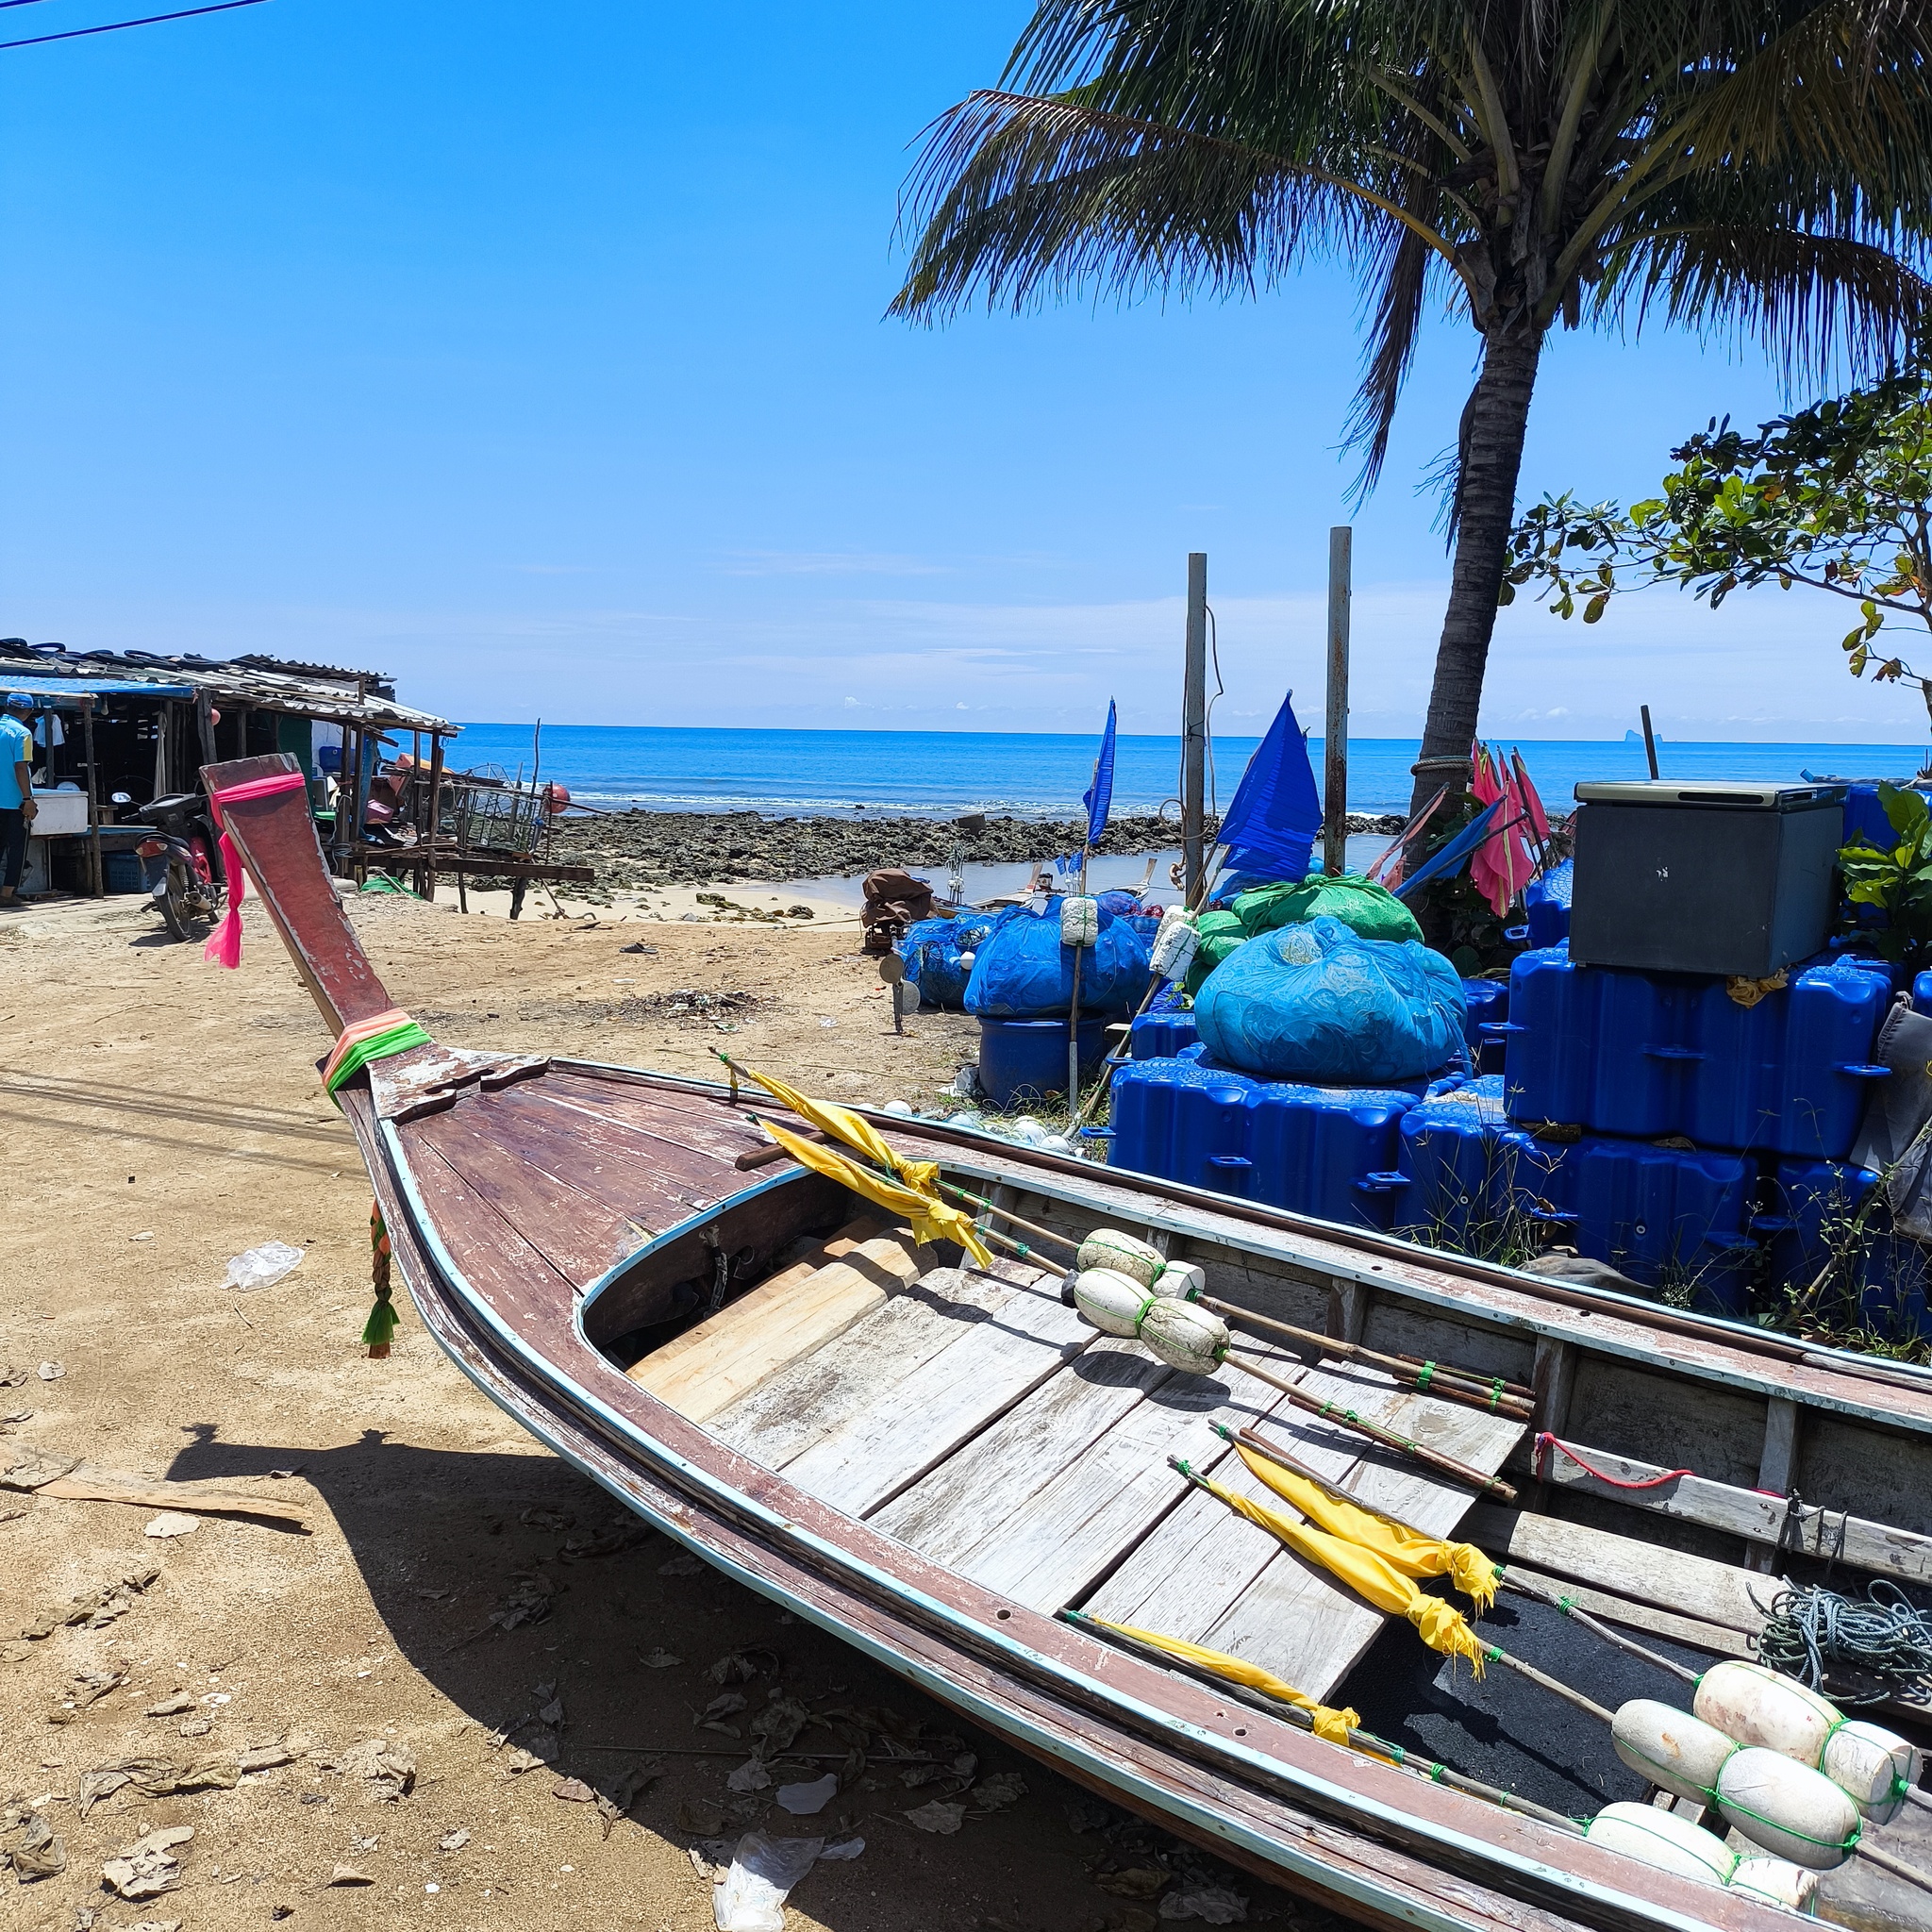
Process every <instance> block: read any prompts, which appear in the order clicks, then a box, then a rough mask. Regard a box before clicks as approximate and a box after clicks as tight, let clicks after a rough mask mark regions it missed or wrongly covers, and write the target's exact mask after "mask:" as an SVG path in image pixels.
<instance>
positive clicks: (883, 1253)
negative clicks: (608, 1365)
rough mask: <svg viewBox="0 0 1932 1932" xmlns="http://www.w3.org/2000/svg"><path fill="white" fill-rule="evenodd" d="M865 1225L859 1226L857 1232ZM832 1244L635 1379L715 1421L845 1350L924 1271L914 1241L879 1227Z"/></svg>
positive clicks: (702, 1326)
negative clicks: (787, 1372)
mask: <svg viewBox="0 0 1932 1932" xmlns="http://www.w3.org/2000/svg"><path fill="white" fill-rule="evenodd" d="M854 1225H855V1226H858V1225H859V1224H858V1223H855V1224H854ZM869 1233H870V1239H868V1238H866V1237H865V1236H863V1235H861V1236H860V1237H858V1239H852V1238H849V1237H848V1238H845V1239H841V1240H835V1241H830V1242H827V1243H826V1244H825V1245H824V1247H823V1248H821V1249H820V1250H819V1252H818V1254H817V1256H816V1257H814V1258H813V1259H810V1260H806V1261H800V1262H798V1263H795V1264H794V1265H793V1266H792V1267H790V1268H781V1269H780V1270H779V1271H778V1272H777V1273H776V1274H774V1275H772V1276H771V1277H770V1278H769V1279H767V1280H765V1281H762V1282H760V1283H759V1284H758V1287H757V1288H755V1289H754V1290H752V1291H751V1293H749V1294H748V1295H745V1296H743V1297H741V1299H740V1300H738V1301H736V1302H734V1303H732V1304H731V1305H730V1307H726V1308H723V1309H721V1310H720V1311H719V1312H718V1313H717V1314H715V1315H713V1316H711V1317H710V1318H709V1319H708V1320H707V1321H704V1322H701V1323H699V1324H698V1325H697V1326H696V1327H695V1328H693V1329H691V1331H690V1332H689V1333H688V1334H686V1335H683V1336H680V1337H679V1338H678V1341H680V1342H682V1343H687V1344H689V1345H688V1346H684V1347H677V1346H675V1345H674V1346H673V1347H668V1348H663V1349H658V1350H657V1351H655V1352H654V1353H652V1354H650V1355H647V1356H646V1357H644V1358H643V1359H642V1360H641V1361H640V1362H638V1363H636V1364H634V1365H633V1366H632V1367H631V1369H630V1370H629V1371H627V1373H628V1374H629V1375H630V1378H631V1380H632V1381H633V1382H635V1383H637V1384H638V1385H639V1387H640V1388H643V1389H648V1390H649V1391H651V1393H652V1394H653V1395H655V1396H657V1397H658V1400H659V1401H660V1402H667V1403H669V1404H670V1405H671V1407H673V1408H675V1410H676V1411H677V1412H678V1414H679V1415H681V1416H685V1417H687V1418H689V1419H690V1420H691V1422H694V1423H701V1422H708V1421H709V1419H710V1418H711V1417H712V1416H714V1415H717V1414H718V1413H720V1411H722V1410H724V1409H726V1408H729V1407H731V1406H732V1404H733V1403H736V1402H739V1401H741V1400H742V1399H743V1398H744V1397H745V1396H746V1395H748V1394H750V1392H751V1391H753V1390H754V1389H756V1388H758V1385H759V1384H760V1383H762V1382H768V1381H770V1380H771V1378H772V1377H773V1376H774V1375H775V1374H779V1373H780V1372H781V1371H782V1370H784V1369H786V1368H789V1367H790V1366H791V1364H792V1363H793V1362H795V1361H802V1360H803V1359H804V1358H805V1357H807V1356H808V1355H810V1354H811V1353H812V1352H813V1351H814V1350H816V1349H820V1348H823V1347H824V1345H825V1344H826V1343H827V1342H828V1341H836V1340H837V1339H838V1338H839V1337H840V1336H841V1335H843V1334H844V1333H845V1331H846V1330H847V1329H849V1328H854V1327H857V1326H858V1324H859V1323H860V1322H862V1321H863V1320H864V1319H865V1318H866V1316H868V1315H870V1314H871V1313H872V1312H873V1311H874V1309H875V1308H877V1307H880V1306H881V1305H882V1304H883V1303H884V1302H885V1300H886V1299H887V1297H888V1296H889V1295H892V1294H897V1293H899V1292H901V1291H903V1290H905V1289H907V1288H909V1287H910V1286H911V1285H912V1283H913V1282H915V1281H917V1280H918V1279H919V1277H920V1274H922V1272H923V1271H924V1262H923V1261H922V1260H921V1258H920V1256H919V1251H918V1248H917V1246H916V1245H915V1244H914V1242H913V1240H912V1236H911V1235H910V1233H909V1232H908V1231H907V1230H905V1229H903V1228H901V1229H899V1230H897V1231H896V1232H894V1233H891V1234H888V1233H887V1232H886V1231H885V1230H884V1229H882V1228H880V1227H879V1226H878V1225H877V1224H875V1223H874V1224H871V1227H870V1229H869Z"/></svg>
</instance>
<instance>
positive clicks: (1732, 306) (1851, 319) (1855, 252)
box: [1592, 222, 1932, 382]
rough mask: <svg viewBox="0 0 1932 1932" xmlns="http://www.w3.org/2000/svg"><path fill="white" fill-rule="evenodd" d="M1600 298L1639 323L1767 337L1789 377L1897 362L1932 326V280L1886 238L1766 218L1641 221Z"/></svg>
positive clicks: (1606, 310)
mask: <svg viewBox="0 0 1932 1932" xmlns="http://www.w3.org/2000/svg"><path fill="white" fill-rule="evenodd" d="M1592 308H1593V310H1594V313H1595V316H1596V317H1597V319H1599V320H1604V321H1608V322H1612V323H1627V324H1629V325H1631V326H1632V327H1633V329H1641V327H1642V325H1643V324H1644V323H1645V322H1646V321H1647V320H1649V319H1650V318H1651V317H1652V316H1656V317H1657V319H1659V320H1661V321H1664V322H1666V323H1669V324H1672V325H1676V326H1680V327H1687V328H1690V329H1691V330H1693V331H1695V332H1697V333H1699V334H1702V335H1705V336H1707V337H1709V336H1722V335H1726V334H1728V335H1730V336H1733V337H1734V338H1736V339H1739V340H1744V339H1747V338H1748V339H1749V340H1752V341H1757V342H1758V343H1759V344H1760V345H1761V346H1762V347H1763V349H1764V350H1765V352H1766V353H1767V355H1768V356H1769V357H1770V358H1771V359H1772V361H1773V362H1774V364H1775V365H1776V366H1777V367H1778V368H1779V369H1780V371H1781V373H1782V374H1783V375H1784V377H1785V379H1786V381H1787V382H1797V381H1800V380H1806V379H1812V378H1820V379H1826V380H1828V379H1830V377H1831V375H1833V373H1834V372H1835V371H1836V370H1838V369H1839V368H1840V365H1842V368H1843V371H1844V372H1845V373H1846V374H1847V375H1849V376H1850V377H1851V379H1852V380H1853V381H1855V382H1856V381H1861V380H1865V379H1868V378H1870V377H1871V376H1874V375H1878V374H1880V373H1882V372H1884V371H1885V370H1887V369H1890V368H1891V367H1894V366H1895V365H1896V364H1897V363H1898V362H1899V361H1900V360H1901V359H1902V358H1904V357H1905V356H1906V355H1907V353H1908V352H1909V351H1910V350H1911V348H1912V346H1913V345H1914V343H1915V342H1917V341H1922V340H1924V339H1925V338H1926V335H1927V332H1928V330H1932V282H1928V281H1927V280H1926V279H1925V278H1924V276H1923V275H1921V274H1920V273H1919V271H1918V269H1917V268H1915V267H1914V266H1912V265H1911V264H1910V263H1909V262H1907V261H1906V260H1902V259H1900V258H1899V256H1898V255H1897V254H1895V253H1893V252H1892V251H1891V250H1890V249H1889V248H1886V247H1882V246H1880V245H1878V243H1877V242H1874V241H1869V240H1861V239H1857V238H1855V237H1851V236H1847V235H1842V234H1840V235H1830V234H1823V235H1821V234H1807V233H1806V232H1804V231H1802V230H1800V229H1797V228H1791V227H1774V226H1769V225H1760V224H1759V223H1757V222H1711V223H1705V224H1686V225H1682V226H1662V227H1658V228H1656V229H1654V230H1651V231H1648V232H1643V231H1638V232H1632V233H1630V234H1629V235H1627V236H1626V237H1625V238H1624V239H1622V240H1621V241H1620V242H1619V243H1618V245H1617V246H1616V247H1614V248H1613V249H1612V250H1611V252H1610V254H1609V256H1608V258H1607V261H1606V274H1605V276H1604V279H1603V281H1602V282H1600V283H1599V284H1598V286H1597V289H1596V291H1595V295H1594V299H1593V303H1592Z"/></svg>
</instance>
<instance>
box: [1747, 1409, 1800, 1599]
mask: <svg viewBox="0 0 1932 1932" xmlns="http://www.w3.org/2000/svg"><path fill="white" fill-rule="evenodd" d="M1797 1467H1798V1405H1797V1404H1796V1403H1795V1402H1793V1401H1791V1400H1790V1397H1789V1396H1784V1395H1774V1396H1773V1397H1772V1398H1771V1401H1770V1402H1769V1404H1768V1405H1767V1406H1766V1413H1765V1418H1764V1448H1763V1451H1762V1453H1761V1454H1760V1456H1759V1457H1758V1460H1757V1487H1758V1488H1759V1489H1760V1490H1768V1491H1770V1492H1771V1493H1772V1494H1773V1495H1774V1496H1789V1495H1790V1492H1791V1484H1792V1481H1793V1479H1794V1477H1795V1475H1796V1473H1797ZM1779 1527H1780V1528H1782V1527H1783V1525H1782V1524H1780V1525H1779ZM1745 1560H1746V1561H1747V1562H1748V1563H1749V1564H1750V1566H1751V1568H1752V1569H1754V1570H1760V1571H1763V1572H1764V1573H1765V1574H1770V1572H1771V1570H1772V1569H1773V1567H1774V1565H1775V1564H1776V1562H1777V1545H1776V1544H1775V1543H1754V1544H1753V1545H1752V1548H1751V1553H1750V1555H1749V1556H1748V1557H1746V1559H1745Z"/></svg>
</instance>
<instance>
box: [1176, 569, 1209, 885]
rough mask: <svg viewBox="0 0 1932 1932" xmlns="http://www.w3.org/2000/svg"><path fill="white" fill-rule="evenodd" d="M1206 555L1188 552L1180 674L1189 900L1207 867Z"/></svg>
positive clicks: (1184, 857)
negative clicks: (1183, 656) (1184, 645)
mask: <svg viewBox="0 0 1932 1932" xmlns="http://www.w3.org/2000/svg"><path fill="white" fill-rule="evenodd" d="M1207 788H1208V553H1207V552H1206V551H1205V550H1192V551H1190V552H1189V553H1188V636H1187V658H1186V663H1185V669H1184V672H1183V675H1182V678H1181V863H1182V866H1183V868H1184V874H1183V875H1184V877H1185V878H1186V881H1187V892H1188V903H1189V904H1190V905H1191V904H1193V902H1194V896H1195V894H1196V892H1197V891H1199V889H1200V885H1201V881H1202V878H1203V876H1204V874H1205V873H1206V870H1207V864H1206V859H1207V853H1206V841H1207V829H1208V797H1207Z"/></svg>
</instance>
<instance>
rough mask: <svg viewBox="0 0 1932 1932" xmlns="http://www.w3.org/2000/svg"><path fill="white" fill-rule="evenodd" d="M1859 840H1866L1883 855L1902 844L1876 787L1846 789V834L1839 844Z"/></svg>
mask: <svg viewBox="0 0 1932 1932" xmlns="http://www.w3.org/2000/svg"><path fill="white" fill-rule="evenodd" d="M1855 839H1862V840H1864V841H1865V842H1866V844H1868V845H1875V846H1877V847H1878V849H1879V850H1880V851H1881V852H1886V851H1890V849H1891V847H1892V846H1894V845H1896V844H1897V843H1898V834H1897V833H1896V832H1894V831H1893V830H1892V829H1891V821H1890V819H1889V818H1887V817H1886V815H1885V808H1884V807H1883V806H1882V805H1880V804H1879V802H1878V787H1877V786H1876V785H1870V784H1867V785H1847V786H1846V787H1845V835H1844V837H1843V839H1841V840H1840V841H1839V842H1840V844H1844V845H1849V844H1850V843H1851V842H1852V841H1854V840H1855Z"/></svg>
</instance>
